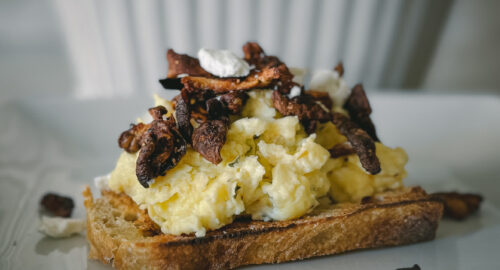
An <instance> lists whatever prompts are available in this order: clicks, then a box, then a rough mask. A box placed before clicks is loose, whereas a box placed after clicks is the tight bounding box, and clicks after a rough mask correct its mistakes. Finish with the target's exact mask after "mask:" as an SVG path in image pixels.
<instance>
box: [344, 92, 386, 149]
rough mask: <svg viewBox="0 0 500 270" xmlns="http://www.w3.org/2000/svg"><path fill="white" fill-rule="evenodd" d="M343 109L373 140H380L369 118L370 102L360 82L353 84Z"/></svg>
mask: <svg viewBox="0 0 500 270" xmlns="http://www.w3.org/2000/svg"><path fill="white" fill-rule="evenodd" d="M344 109H346V110H347V111H348V112H349V116H350V117H351V120H352V121H354V122H355V123H356V124H358V126H359V127H361V128H362V129H363V130H364V131H366V132H367V133H368V135H370V136H371V137H372V138H373V139H374V140H375V141H377V142H378V141H380V140H379V138H378V136H377V132H376V131H375V125H374V124H373V122H372V120H371V118H370V114H371V113H372V108H371V106H370V102H368V98H367V97H366V93H365V90H364V89H363V85H362V84H357V85H355V86H354V88H353V89H352V91H351V94H350V95H349V97H348V98H347V100H346V102H345V104H344Z"/></svg>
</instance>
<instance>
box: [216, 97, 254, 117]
mask: <svg viewBox="0 0 500 270" xmlns="http://www.w3.org/2000/svg"><path fill="white" fill-rule="evenodd" d="M247 99H248V94H247V93H245V92H241V91H231V92H229V93H227V94H224V95H221V96H220V101H221V102H222V104H224V106H225V107H226V109H227V110H228V111H229V113H231V114H239V113H240V112H241V110H242V109H243V106H244V105H245V103H246V101H247Z"/></svg>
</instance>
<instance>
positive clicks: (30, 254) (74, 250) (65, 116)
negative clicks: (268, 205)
mask: <svg viewBox="0 0 500 270" xmlns="http://www.w3.org/2000/svg"><path fill="white" fill-rule="evenodd" d="M370 98H371V102H372V106H373V108H374V119H375V123H376V126H377V130H378V132H379V134H380V137H381V138H382V141H383V142H385V143H386V144H388V145H390V146H403V147H404V148H405V149H406V150H407V152H408V154H409V156H410V162H409V164H408V167H407V168H408V171H409V175H410V176H409V177H408V179H406V180H405V183H406V184H408V185H421V186H423V187H424V188H426V189H427V190H429V191H437V190H445V191H450V190H459V191H467V192H479V193H481V194H483V195H484V196H485V198H486V201H485V202H484V204H483V205H482V209H481V211H480V213H479V214H478V215H475V216H473V217H471V218H469V219H468V220H467V221H465V222H451V221H446V220H445V221H443V222H442V223H441V226H440V227H439V230H438V233H437V238H436V240H434V241H431V242H426V243H420V244H414V245H410V246H403V247H394V248H386V249H377V250H365V251H357V252H350V253H347V254H343V255H337V256H329V257H322V258H316V259H310V260H305V261H301V262H293V263H285V264H281V265H265V266H259V267H249V268H255V269H268V268H277V269H332V268H334V269H383V270H387V269H396V268H399V267H409V266H412V265H413V264H419V265H420V266H421V267H422V269H500V260H499V259H498V258H497V257H498V254H499V248H500V211H499V209H500V196H499V195H500V194H499V190H500V176H499V175H500V174H499V172H500V170H499V167H500V142H499V139H500V99H499V98H498V97H493V96H468V95H462V96H457V95H453V96H436V95H417V94H373V95H372V96H371V97H370ZM151 102H152V101H151V100H150V99H146V98H143V99H141V98H139V99H138V98H134V99H132V98H131V99H126V100H96V101H85V102H81V101H75V100H71V99H36V100H35V99H32V100H21V101H16V102H14V101H11V102H8V103H7V102H3V103H1V104H0V240H1V241H0V254H1V258H0V268H1V269H109V267H108V266H104V265H102V264H100V263H98V262H94V261H88V260H87V252H88V247H87V244H86V241H85V238H84V237H82V236H75V237H71V238H69V239H62V240H55V239H51V238H47V237H45V236H44V235H42V234H41V233H39V232H38V231H37V226H38V222H39V221H38V218H39V217H38V212H37V210H38V208H37V207H38V200H39V199H40V196H41V195H42V194H43V193H45V192H47V191H55V192H60V193H62V194H67V195H71V196H72V197H73V198H74V199H75V200H76V204H77V207H76V210H75V212H74V216H76V217H83V216H84V209H83V206H82V197H81V195H80V194H81V191H82V190H83V186H84V185H86V184H89V185H92V179H93V177H94V176H96V175H102V174H105V173H107V172H109V171H110V170H112V169H113V167H114V162H115V161H116V159H117V157H118V154H119V152H120V149H119V148H118V146H117V142H116V140H117V137H118V135H119V134H120V132H121V131H123V130H124V129H126V128H127V127H128V124H129V123H130V122H131V120H134V119H135V117H137V116H139V115H142V114H143V113H144V112H145V109H146V108H148V107H149V106H150V105H151Z"/></svg>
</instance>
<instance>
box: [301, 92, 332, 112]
mask: <svg viewBox="0 0 500 270" xmlns="http://www.w3.org/2000/svg"><path fill="white" fill-rule="evenodd" d="M305 93H306V95H309V96H311V97H312V98H313V99H314V100H315V101H318V102H320V103H321V104H323V105H325V107H327V108H328V109H330V108H331V107H332V106H333V101H332V98H330V95H329V94H328V93H327V92H324V91H316V90H307V91H305Z"/></svg>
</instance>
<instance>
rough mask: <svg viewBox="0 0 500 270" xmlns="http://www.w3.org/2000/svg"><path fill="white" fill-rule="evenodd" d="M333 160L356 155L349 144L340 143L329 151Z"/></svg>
mask: <svg viewBox="0 0 500 270" xmlns="http://www.w3.org/2000/svg"><path fill="white" fill-rule="evenodd" d="M328 152H330V156H331V157H332V158H339V157H343V156H348V155H351V154H354V153H356V151H354V149H352V146H351V144H350V143H349V142H345V143H339V144H336V145H334V146H333V147H332V148H330V149H329V150H328Z"/></svg>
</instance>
